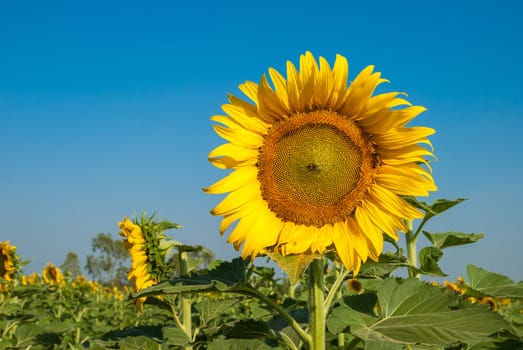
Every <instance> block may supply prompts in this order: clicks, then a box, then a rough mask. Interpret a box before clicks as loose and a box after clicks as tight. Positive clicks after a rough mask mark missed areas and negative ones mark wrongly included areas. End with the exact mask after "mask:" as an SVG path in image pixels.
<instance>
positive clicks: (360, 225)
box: [205, 52, 436, 272]
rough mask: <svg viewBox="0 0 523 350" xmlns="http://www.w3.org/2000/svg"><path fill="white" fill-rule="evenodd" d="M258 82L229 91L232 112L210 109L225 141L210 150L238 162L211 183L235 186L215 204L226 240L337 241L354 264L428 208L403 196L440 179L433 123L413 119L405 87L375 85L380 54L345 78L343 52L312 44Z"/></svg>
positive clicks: (311, 246) (216, 157)
mask: <svg viewBox="0 0 523 350" xmlns="http://www.w3.org/2000/svg"><path fill="white" fill-rule="evenodd" d="M269 76H270V80H271V82H272V84H271V83H269V80H268V79H267V78H266V76H265V75H263V76H262V78H261V80H260V83H259V84H256V83H254V82H251V81H247V82H246V83H245V84H241V85H240V90H241V91H242V92H243V93H244V94H245V95H246V96H247V97H248V98H249V99H250V101H244V100H242V99H240V98H237V97H235V96H232V95H229V103H228V104H225V105H223V106H222V108H223V110H224V112H225V113H226V115H218V116H213V117H212V118H211V119H212V120H213V121H215V122H217V123H219V124H216V125H214V130H215V131H216V133H217V134H218V135H219V136H221V137H222V138H224V139H225V140H226V141H228V143H225V144H223V145H221V146H219V147H217V148H216V149H214V150H213V151H212V152H211V153H210V154H209V160H210V162H211V163H212V164H214V165H215V166H217V167H218V168H221V169H232V170H233V171H232V172H231V173H230V174H228V175H227V176H226V177H225V178H223V179H221V180H220V181H218V182H216V183H215V184H213V185H212V186H210V187H208V188H206V189H205V191H207V192H209V193H215V194H223V193H228V195H227V196H226V197H225V198H224V199H223V200H222V201H221V203H219V204H218V205H217V206H216V207H215V208H214V209H213V210H212V214H214V215H221V216H223V220H222V223H221V225H220V233H221V234H223V233H224V232H225V231H226V230H227V228H228V227H229V226H231V224H233V223H234V222H236V221H237V224H236V225H235V226H234V229H233V230H232V232H231V234H230V236H229V239H228V242H230V243H232V244H233V245H234V247H235V248H236V249H239V248H240V246H241V245H242V243H243V250H242V256H243V257H244V258H246V257H248V256H251V257H255V256H257V255H259V254H263V253H267V252H273V251H277V252H279V253H282V254H284V255H285V254H304V253H320V254H322V253H324V252H325V251H327V250H335V251H336V252H337V254H338V256H339V258H340V259H341V261H342V262H343V264H344V265H345V266H346V267H347V268H348V269H352V270H354V271H355V272H357V271H358V270H359V267H360V264H361V262H362V261H363V262H364V261H366V259H367V258H368V257H370V258H372V259H373V260H377V259H378V256H379V254H380V253H381V251H382V248H383V235H382V233H383V232H384V233H386V234H387V235H389V236H391V237H393V238H397V231H398V230H400V231H403V232H405V231H406V230H407V226H406V224H405V220H412V219H415V218H419V217H421V216H422V215H421V213H420V212H418V211H417V210H416V209H415V208H414V207H412V206H411V205H410V204H409V203H408V202H406V201H405V200H404V199H403V198H402V196H426V195H428V193H429V191H434V190H436V186H435V184H434V181H433V179H432V176H431V173H430V168H429V166H428V164H427V159H426V157H431V156H432V155H433V154H432V152H431V150H430V149H429V148H427V147H424V146H426V145H428V147H431V144H430V141H429V140H428V139H427V136H429V135H431V134H433V133H434V130H433V129H431V128H426V127H412V126H407V124H408V123H409V122H410V121H411V120H412V119H413V118H415V117H416V116H417V115H418V114H419V113H421V112H423V111H424V108H423V107H419V106H412V105H411V104H410V103H409V102H407V101H406V100H405V99H403V98H402V97H401V95H402V94H401V93H398V92H389V93H383V94H377V95H374V91H375V89H376V87H377V86H378V85H379V84H381V83H383V82H386V80H385V79H382V78H381V75H380V73H378V72H374V67H373V66H368V67H367V68H365V69H363V70H362V71H361V72H360V73H359V74H358V75H357V77H356V78H355V79H354V80H353V81H352V82H351V83H350V84H348V63H347V60H346V59H345V58H344V57H343V56H340V55H338V56H337V57H336V61H335V63H334V66H333V67H331V66H330V65H329V63H328V62H327V61H326V60H325V59H324V58H323V57H320V58H319V60H318V61H317V60H316V59H315V58H314V57H313V55H312V54H311V53H310V52H307V53H306V54H305V55H302V56H301V57H300V64H299V70H298V69H296V67H295V66H294V65H293V64H292V63H291V62H287V76H286V78H285V77H283V76H282V75H281V74H280V73H279V72H278V71H276V70H274V69H272V68H270V69H269Z"/></svg>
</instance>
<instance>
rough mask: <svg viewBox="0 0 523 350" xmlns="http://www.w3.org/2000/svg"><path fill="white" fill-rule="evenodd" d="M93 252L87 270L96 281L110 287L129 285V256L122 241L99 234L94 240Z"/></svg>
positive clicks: (109, 235)
mask: <svg viewBox="0 0 523 350" xmlns="http://www.w3.org/2000/svg"><path fill="white" fill-rule="evenodd" d="M92 251H93V254H90V255H87V264H86V265H85V268H86V269H87V272H88V273H89V275H90V276H91V277H92V278H93V279H94V280H96V281H98V282H100V283H101V284H103V285H108V286H122V285H126V284H128V281H127V271H129V265H128V262H129V254H128V252H127V250H126V249H125V246H124V244H123V241H122V240H121V239H113V238H112V236H111V234H109V233H99V234H98V235H96V236H95V237H94V238H93V239H92Z"/></svg>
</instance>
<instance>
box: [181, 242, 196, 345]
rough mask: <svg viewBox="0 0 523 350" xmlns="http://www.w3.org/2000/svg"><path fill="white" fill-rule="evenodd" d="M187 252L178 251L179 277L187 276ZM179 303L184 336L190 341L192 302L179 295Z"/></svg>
mask: <svg viewBox="0 0 523 350" xmlns="http://www.w3.org/2000/svg"><path fill="white" fill-rule="evenodd" d="M187 260H188V258H187V252H184V251H180V250H179V251H178V262H179V266H180V276H185V275H187ZM180 299H181V303H182V319H183V320H182V323H183V329H184V331H185V334H186V335H187V337H189V339H191V341H192V338H193V336H192V313H191V307H192V301H191V299H190V298H186V297H185V296H184V295H183V294H182V295H180ZM184 349H185V350H192V346H191V345H188V346H186V347H184Z"/></svg>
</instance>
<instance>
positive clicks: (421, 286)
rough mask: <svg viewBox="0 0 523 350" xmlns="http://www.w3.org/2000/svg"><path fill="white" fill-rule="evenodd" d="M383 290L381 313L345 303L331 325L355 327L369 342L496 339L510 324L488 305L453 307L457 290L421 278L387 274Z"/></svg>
mask: <svg viewBox="0 0 523 350" xmlns="http://www.w3.org/2000/svg"><path fill="white" fill-rule="evenodd" d="M377 295H378V301H379V306H380V308H381V312H380V315H379V317H372V316H371V315H368V314H367V313H361V312H358V311H356V310H354V309H349V308H348V307H345V306H342V307H340V308H337V309H335V310H334V311H333V313H332V314H333V315H332V316H331V318H333V317H335V318H333V319H329V320H328V322H327V326H328V327H329V330H330V331H332V332H339V331H342V330H344V329H346V328H347V327H350V332H351V334H353V335H354V336H357V337H359V338H361V339H363V340H365V341H368V342H372V341H380V342H392V343H397V344H419V345H427V346H449V345H452V344H454V343H457V342H465V343H469V344H475V343H478V342H481V341H488V340H492V338H490V335H492V334H495V333H496V332H498V331H499V330H500V329H508V327H509V324H508V323H507V322H506V321H505V320H503V318H502V317H501V316H499V315H498V314H496V313H494V312H492V311H490V310H488V309H487V308H485V307H481V306H472V307H468V308H466V309H460V310H453V308H456V306H457V305H458V297H457V296H456V295H453V294H452V293H449V292H448V291H445V290H443V289H441V288H436V287H433V286H430V285H427V284H425V283H423V282H421V281H419V280H416V279H408V280H405V281H403V282H401V283H400V282H398V281H396V280H394V279H387V280H384V281H382V282H381V283H380V284H379V285H378V286H377ZM344 308H345V309H344ZM347 309H349V310H347ZM335 312H336V313H335Z"/></svg>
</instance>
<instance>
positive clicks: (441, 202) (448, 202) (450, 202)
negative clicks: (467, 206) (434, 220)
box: [430, 198, 466, 214]
mask: <svg viewBox="0 0 523 350" xmlns="http://www.w3.org/2000/svg"><path fill="white" fill-rule="evenodd" d="M465 200H466V199H465V198H457V199H444V198H442V199H436V200H435V201H434V202H432V205H431V206H430V209H431V210H432V212H434V213H436V214H441V213H443V212H444V211H447V210H449V209H450V208H452V207H454V206H456V205H458V204H459V203H461V202H463V201H465Z"/></svg>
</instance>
